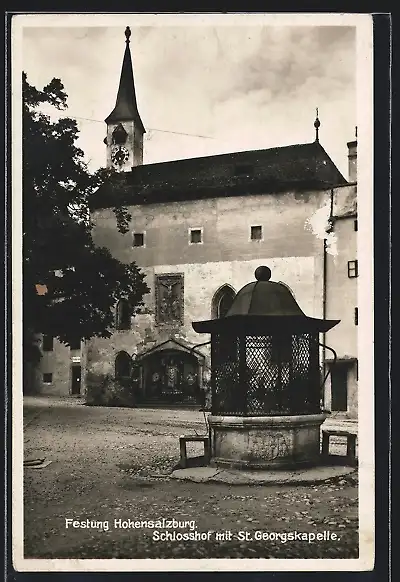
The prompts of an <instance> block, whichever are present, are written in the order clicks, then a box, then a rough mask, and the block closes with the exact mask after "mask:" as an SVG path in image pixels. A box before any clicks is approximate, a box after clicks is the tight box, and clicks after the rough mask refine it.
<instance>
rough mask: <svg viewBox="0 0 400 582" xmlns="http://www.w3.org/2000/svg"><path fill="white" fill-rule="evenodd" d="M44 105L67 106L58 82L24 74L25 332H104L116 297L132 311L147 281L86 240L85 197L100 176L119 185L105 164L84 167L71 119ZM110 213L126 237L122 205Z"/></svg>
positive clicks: (65, 336)
mask: <svg viewBox="0 0 400 582" xmlns="http://www.w3.org/2000/svg"><path fill="white" fill-rule="evenodd" d="M48 106H51V107H54V108H56V109H61V110H62V109H65V108H66V106H67V95H66V93H65V91H64V87H63V85H62V83H61V81H60V80H59V79H53V80H52V81H51V82H50V83H49V84H48V85H47V86H46V87H44V88H43V90H38V89H36V88H35V87H33V86H32V85H30V84H29V83H28V81H27V78H26V75H25V74H23V281H24V285H23V287H24V297H23V299H24V331H25V338H28V335H29V333H31V331H32V330H33V331H34V332H35V333H44V334H49V335H52V336H54V337H57V338H59V340H60V341H62V342H64V343H67V344H68V343H69V341H70V340H71V339H72V338H76V337H80V338H82V339H89V338H90V337H93V336H102V337H108V336H110V327H111V326H112V325H113V320H114V307H115V304H116V302H117V301H118V299H122V298H124V299H127V300H128V301H129V303H130V306H131V309H132V315H134V314H135V313H136V312H137V311H138V309H139V308H140V306H141V305H142V297H143V294H145V293H147V292H148V287H147V285H146V283H145V282H144V274H143V273H142V272H141V271H140V270H139V269H138V267H137V266H136V264H135V263H134V262H132V263H130V264H124V263H121V262H119V261H118V260H117V259H115V258H114V257H112V255H111V253H110V252H109V251H108V250H107V249H106V248H100V247H96V246H95V244H94V242H93V239H92V229H93V223H92V221H91V217H90V214H89V211H88V203H89V198H90V196H95V195H96V194H95V193H96V190H97V189H98V188H100V187H101V186H102V185H103V184H104V183H106V182H107V183H112V184H113V185H114V187H115V188H118V187H119V186H121V187H122V179H121V177H120V176H118V175H117V173H116V172H113V171H112V170H108V169H104V168H103V169H100V170H98V171H97V172H95V173H90V172H89V171H88V168H87V166H86V164H85V163H84V160H83V152H82V150H81V149H79V148H78V147H77V145H76V140H77V138H78V128H77V125H76V122H75V121H74V120H72V119H69V118H60V119H58V120H57V121H53V120H51V118H50V116H48V115H46V114H45V113H44V112H43V109H44V107H48ZM114 212H115V216H116V222H117V227H118V230H119V232H120V233H121V235H124V234H126V233H127V232H128V229H129V222H130V220H131V216H130V215H129V213H128V211H127V210H126V209H125V208H115V209H114ZM38 284H40V285H42V286H44V287H42V289H44V290H45V292H44V293H42V294H40V293H38V291H37V288H36V285H38ZM27 353H28V352H27Z"/></svg>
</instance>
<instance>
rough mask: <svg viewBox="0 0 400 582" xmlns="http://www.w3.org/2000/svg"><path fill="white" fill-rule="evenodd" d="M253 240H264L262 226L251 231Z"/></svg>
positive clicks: (252, 228) (253, 227)
mask: <svg viewBox="0 0 400 582" xmlns="http://www.w3.org/2000/svg"><path fill="white" fill-rule="evenodd" d="M250 238H251V240H262V226H252V227H251V229H250Z"/></svg>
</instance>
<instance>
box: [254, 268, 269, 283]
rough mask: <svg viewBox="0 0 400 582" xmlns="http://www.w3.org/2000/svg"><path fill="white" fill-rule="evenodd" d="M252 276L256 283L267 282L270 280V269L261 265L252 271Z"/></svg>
mask: <svg viewBox="0 0 400 582" xmlns="http://www.w3.org/2000/svg"><path fill="white" fill-rule="evenodd" d="M254 276H255V278H256V279H257V281H269V280H270V279H271V269H270V268H269V267H266V266H265V265H261V266H260V267H257V269H256V270H255V271H254Z"/></svg>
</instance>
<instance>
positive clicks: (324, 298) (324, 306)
mask: <svg viewBox="0 0 400 582" xmlns="http://www.w3.org/2000/svg"><path fill="white" fill-rule="evenodd" d="M326 258H327V257H326V238H324V250H323V264H322V319H326V274H327V261H326ZM322 336H323V340H322V344H323V345H322V376H323V378H325V376H326V364H325V355H326V351H325V344H326V332H325V331H324V333H323V334H322ZM322 390H323V392H322V403H323V409H324V410H325V390H324V388H322Z"/></svg>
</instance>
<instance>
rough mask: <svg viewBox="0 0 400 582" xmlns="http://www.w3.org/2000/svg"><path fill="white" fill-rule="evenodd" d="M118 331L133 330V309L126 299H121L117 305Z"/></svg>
mask: <svg viewBox="0 0 400 582" xmlns="http://www.w3.org/2000/svg"><path fill="white" fill-rule="evenodd" d="M116 328H117V329H118V330H127V329H130V328H131V308H130V305H129V302H128V301H127V300H126V299H120V301H118V305H117V325H116Z"/></svg>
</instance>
